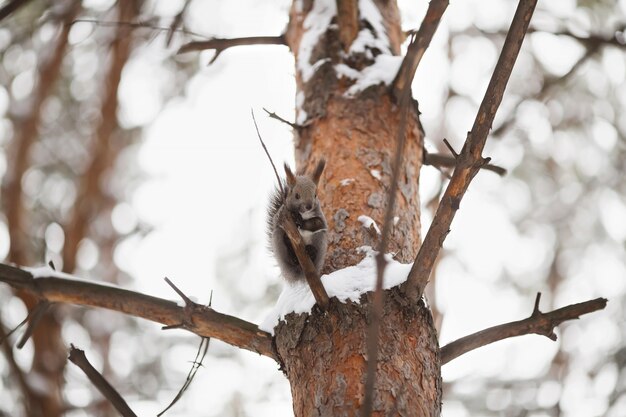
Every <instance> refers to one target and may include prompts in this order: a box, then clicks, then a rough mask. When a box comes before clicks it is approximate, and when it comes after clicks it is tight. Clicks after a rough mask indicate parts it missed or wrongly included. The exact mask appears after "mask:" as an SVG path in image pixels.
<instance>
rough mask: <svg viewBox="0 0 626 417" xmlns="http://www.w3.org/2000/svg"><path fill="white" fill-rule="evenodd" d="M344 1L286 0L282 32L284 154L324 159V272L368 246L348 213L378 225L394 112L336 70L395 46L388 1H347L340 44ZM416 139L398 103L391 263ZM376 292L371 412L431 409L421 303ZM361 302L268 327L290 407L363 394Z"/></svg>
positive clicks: (408, 215) (402, 236)
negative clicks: (287, 83)
mask: <svg viewBox="0 0 626 417" xmlns="http://www.w3.org/2000/svg"><path fill="white" fill-rule="evenodd" d="M338 3H341V0H339V1H338ZM356 3H357V2H347V3H346V4H342V5H340V6H341V7H340V8H339V10H340V13H347V14H348V15H347V16H345V18H344V17H343V16H337V12H336V10H337V8H336V3H335V1H331V0H317V1H303V2H298V1H296V2H294V4H293V6H292V9H291V14H290V24H289V27H288V30H287V41H288V44H289V46H290V48H291V50H292V51H293V52H294V55H295V57H296V81H297V91H298V96H297V100H296V101H297V104H298V109H297V116H298V117H297V123H298V124H299V125H300V126H299V127H298V128H297V129H296V130H297V131H296V138H295V142H296V143H295V145H296V162H297V165H298V166H299V170H300V171H305V170H306V169H307V168H308V169H311V168H312V166H313V165H314V164H315V162H316V161H317V160H319V159H320V158H322V157H324V158H326V159H327V167H326V171H325V174H324V177H323V180H322V183H321V185H320V191H319V194H320V199H321V201H322V207H323V209H324V212H325V214H326V217H327V218H328V224H329V251H328V256H327V260H326V265H325V267H324V272H326V273H328V272H332V271H335V270H337V269H341V268H345V267H347V266H350V265H355V264H357V263H358V262H359V261H360V260H361V259H362V257H363V255H362V254H361V253H359V251H358V250H357V248H358V247H361V246H364V245H367V246H371V247H373V248H377V246H378V243H379V239H380V236H379V233H378V232H377V231H376V229H375V228H374V227H370V228H365V227H364V225H363V224H362V223H361V221H359V216H362V215H365V216H368V217H370V218H372V219H373V220H374V221H375V222H376V223H377V224H378V225H381V226H382V221H383V217H384V214H385V210H386V208H387V189H388V187H389V183H390V181H391V171H392V161H393V157H394V153H395V148H396V143H397V130H398V127H399V120H400V111H399V107H398V105H397V103H396V101H395V100H394V98H393V96H392V94H391V91H390V89H389V88H388V87H389V86H388V85H386V84H384V83H382V84H378V85H371V86H369V87H368V88H365V89H363V90H361V91H356V90H355V88H354V85H355V78H356V77H358V76H356V77H353V78H348V77H341V76H338V75H337V74H338V73H344V74H346V73H347V74H355V73H356V71H361V74H363V71H364V70H366V69H367V68H368V67H372V66H375V65H377V63H380V61H378V59H379V58H380V57H379V56H383V57H382V58H384V59H389V60H393V59H394V58H393V57H392V56H394V55H398V53H399V50H400V42H401V40H402V39H401V38H402V31H401V29H400V19H399V15H398V10H397V5H396V3H395V2H394V1H382V0H380V1H373V0H372V1H360V2H358V7H359V8H360V9H359V10H358V16H359V31H360V33H359V34H358V35H357V37H356V40H355V44H356V43H359V42H360V43H365V44H366V46H365V47H364V48H357V47H352V48H351V46H354V44H353V45H343V44H342V42H345V41H344V39H351V38H354V36H352V35H350V34H342V30H344V29H345V30H347V31H352V30H353V29H351V25H349V24H346V25H345V27H342V26H341V22H342V21H348V22H350V21H353V19H352V18H351V17H350V15H349V13H350V10H346V9H349V7H350V4H353V5H355V6H354V7H357V6H356ZM368 6H369V7H368ZM381 25H382V27H384V29H383V30H381ZM367 32H369V33H367ZM361 35H368V36H363V37H361ZM364 39H370V41H367V40H366V41H365V42H363V40H364ZM372 39H373V40H372ZM396 59H397V60H398V61H397V63H398V65H399V63H400V62H401V61H400V59H399V58H396ZM346 66H347V67H349V68H347V67H346ZM351 71H352V72H351ZM390 71H392V72H394V71H395V70H394V69H391V70H390ZM394 74H395V72H394V73H393V74H390V78H388V80H390V79H392V78H393V75H394ZM351 87H352V89H351ZM422 140H423V134H422V130H421V126H420V124H419V119H418V111H417V106H410V109H409V116H408V118H407V126H406V145H405V151H404V157H403V161H402V170H401V171H400V172H401V175H400V177H399V183H398V196H397V204H396V210H395V218H394V227H393V228H392V230H391V236H390V246H389V251H390V252H393V253H395V258H396V259H397V260H399V261H400V262H411V261H412V260H413V259H414V257H415V254H416V252H417V249H418V247H419V243H420V235H419V230H420V218H419V215H420V209H419V194H418V178H419V171H420V167H421V162H422ZM385 298H386V301H385V307H384V315H383V322H382V328H381V335H380V339H379V346H380V353H379V361H378V364H377V383H376V387H375V395H374V415H380V416H387V415H406V416H409V415H410V416H437V415H439V413H440V404H441V372H440V359H439V347H438V342H437V337H436V331H435V328H434V326H433V321H432V317H431V314H430V311H429V310H428V308H427V307H425V306H424V304H423V303H422V302H420V303H418V304H417V305H411V304H408V303H407V301H406V300H405V299H404V298H403V297H402V295H401V293H400V292H398V291H397V290H393V289H392V290H389V291H386V294H385ZM370 301H371V294H367V295H364V296H363V297H361V302H360V303H350V302H348V303H346V304H342V303H340V302H339V301H338V300H336V299H333V300H331V307H330V309H329V311H328V312H327V313H326V314H322V313H320V312H319V311H318V310H317V309H314V312H313V313H312V314H311V315H307V314H304V315H294V314H291V315H289V316H288V318H287V320H286V321H285V322H282V323H281V324H280V325H279V326H278V327H277V328H276V346H277V351H278V353H279V355H280V357H281V360H282V362H283V370H284V372H285V373H286V375H287V378H288V379H289V381H290V383H291V390H292V394H293V404H294V413H295V415H296V416H309V415H322V416H330V415H332V416H335V415H342V416H343V415H346V416H348V415H357V414H358V411H359V409H360V407H361V405H362V402H363V397H364V383H365V376H366V372H365V369H366V361H367V352H366V348H365V341H366V335H367V326H368V316H369V310H370Z"/></svg>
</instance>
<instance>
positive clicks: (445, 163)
mask: <svg viewBox="0 0 626 417" xmlns="http://www.w3.org/2000/svg"><path fill="white" fill-rule="evenodd" d="M422 163H423V164H424V165H430V166H433V167H435V168H454V167H455V166H456V158H454V157H453V156H447V155H442V154H440V153H430V152H427V151H426V150H424V159H423V160H422ZM481 169H484V170H486V171H491V172H495V173H496V174H498V175H500V176H503V175H505V174H506V169H505V168H502V167H500V166H497V165H492V164H486V165H483V166H482V167H481Z"/></svg>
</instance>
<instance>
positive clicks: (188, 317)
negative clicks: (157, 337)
mask: <svg viewBox="0 0 626 417" xmlns="http://www.w3.org/2000/svg"><path fill="white" fill-rule="evenodd" d="M164 279H165V282H167V284H168V285H169V286H170V287H172V289H173V290H174V291H175V292H176V294H178V295H179V296H180V298H182V299H183V302H184V303H185V306H184V307H183V318H182V320H181V322H180V323H177V324H169V325H167V326H163V327H161V329H162V330H171V329H185V330H192V329H193V328H195V327H196V326H195V323H194V320H193V317H194V315H196V314H202V313H205V312H206V311H207V310H209V309H211V307H210V306H205V305H202V304H198V303H196V302H194V301H193V300H192V299H191V298H189V297H188V296H187V295H186V294H185V293H184V292H182V291H181V290H180V289H179V288H178V287H177V286H176V285H174V283H173V282H172V281H171V280H170V279H169V278H167V277H165V278H164ZM209 305H210V304H209Z"/></svg>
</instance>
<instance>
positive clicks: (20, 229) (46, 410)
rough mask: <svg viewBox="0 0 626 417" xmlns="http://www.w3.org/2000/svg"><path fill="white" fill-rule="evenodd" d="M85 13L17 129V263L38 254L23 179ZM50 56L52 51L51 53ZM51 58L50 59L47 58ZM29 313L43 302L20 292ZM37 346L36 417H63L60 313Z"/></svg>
mask: <svg viewBox="0 0 626 417" xmlns="http://www.w3.org/2000/svg"><path fill="white" fill-rule="evenodd" d="M78 11H79V5H78V3H76V4H75V5H73V6H71V8H70V9H69V10H68V12H67V15H66V16H65V19H63V23H62V24H61V25H60V28H59V34H58V36H57V38H56V47H55V48H54V49H53V51H52V53H51V55H50V56H49V57H48V59H46V60H44V61H43V62H42V63H41V65H40V67H39V70H38V80H37V86H36V87H35V90H34V91H33V95H32V107H31V109H30V112H29V113H28V115H27V116H26V118H25V119H23V120H22V121H21V122H20V123H19V124H18V125H17V133H16V135H15V136H14V137H13V139H12V142H11V149H10V150H9V155H10V156H9V159H8V161H9V171H8V172H7V174H6V176H5V181H4V184H3V193H2V194H3V196H2V197H3V198H2V200H3V203H4V205H5V206H4V210H5V213H6V216H7V224H8V229H9V236H10V239H11V245H10V249H9V254H8V257H7V259H8V260H9V261H10V262H14V263H17V264H22V265H24V264H28V263H30V262H31V261H32V258H33V256H32V250H31V247H30V245H29V242H30V241H29V231H28V229H29V225H28V223H27V222H28V218H27V216H26V214H27V210H26V209H25V207H24V197H23V193H22V187H21V180H22V177H23V175H24V173H25V172H26V170H27V169H28V168H29V167H30V160H29V156H30V150H31V148H32V146H33V144H34V143H35V142H36V141H37V137H38V134H39V132H38V128H39V120H40V115H41V108H42V106H43V103H44V102H45V100H46V98H47V97H48V96H49V95H50V94H51V93H52V91H53V89H54V86H55V85H56V81H57V79H58V78H59V76H60V73H61V64H62V63H63V58H64V57H65V52H66V50H67V47H68V35H69V31H70V25H69V24H67V23H69V22H71V21H72V20H73V19H74V18H75V17H76V15H77V13H78ZM46 52H48V51H46ZM44 55H45V54H44ZM18 295H19V296H20V298H21V299H22V301H24V303H25V304H26V306H27V308H28V309H29V310H31V309H32V308H34V306H35V305H36V303H37V299H36V298H35V297H33V296H32V295H31V294H27V293H18ZM32 341H33V345H34V351H35V353H34V356H33V364H32V368H31V370H30V372H31V373H33V374H35V375H37V376H38V377H39V378H40V380H41V381H44V382H45V383H46V384H47V386H48V387H49V389H47V390H45V391H41V390H37V391H35V390H32V389H31V388H30V386H29V385H28V384H24V385H22V388H23V390H29V392H25V393H24V395H25V397H26V400H27V401H28V402H29V412H30V415H31V416H42V417H57V416H61V415H62V413H63V409H64V406H63V401H62V398H61V393H60V387H61V386H63V367H64V364H65V346H63V343H62V341H61V323H60V322H59V321H58V320H57V319H56V317H55V315H54V311H51V312H50V313H48V314H45V315H44V316H43V317H42V318H41V320H40V322H39V325H38V326H37V327H36V328H35V331H34V332H33V335H32Z"/></svg>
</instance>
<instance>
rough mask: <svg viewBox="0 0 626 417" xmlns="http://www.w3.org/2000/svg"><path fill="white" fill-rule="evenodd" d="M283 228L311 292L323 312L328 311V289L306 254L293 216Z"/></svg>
mask: <svg viewBox="0 0 626 417" xmlns="http://www.w3.org/2000/svg"><path fill="white" fill-rule="evenodd" d="M282 228H283V230H284V231H285V233H287V237H288V238H289V241H290V242H291V245H292V246H293V251H294V252H295V254H296V257H297V258H298V263H299V264H300V267H301V268H302V272H304V276H305V277H306V282H307V283H308V284H309V287H310V288H311V292H312V293H313V296H314V297H315V301H316V302H317V305H319V307H320V309H321V310H322V311H326V310H328V304H329V303H330V300H329V299H328V294H327V293H326V288H324V285H323V284H322V280H321V279H320V276H319V273H318V272H317V269H315V265H313V261H311V258H309V255H308V254H307V253H306V247H305V245H304V242H303V240H302V235H300V232H299V231H298V227H297V226H296V223H295V222H294V221H293V218H291V215H286V216H285V220H284V223H283V225H282Z"/></svg>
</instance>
